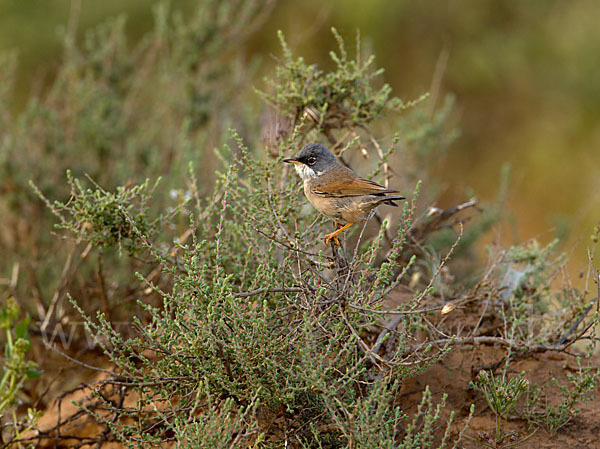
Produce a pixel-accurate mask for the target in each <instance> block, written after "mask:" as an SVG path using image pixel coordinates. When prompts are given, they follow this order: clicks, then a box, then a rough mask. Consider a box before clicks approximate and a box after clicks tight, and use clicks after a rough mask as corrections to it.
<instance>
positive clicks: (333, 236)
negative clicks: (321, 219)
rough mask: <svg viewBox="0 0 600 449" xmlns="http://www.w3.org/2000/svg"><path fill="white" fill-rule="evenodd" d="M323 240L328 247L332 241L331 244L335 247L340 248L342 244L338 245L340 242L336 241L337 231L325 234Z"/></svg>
mask: <svg viewBox="0 0 600 449" xmlns="http://www.w3.org/2000/svg"><path fill="white" fill-rule="evenodd" d="M323 240H325V244H326V245H329V243H330V242H331V241H332V240H333V242H334V243H335V244H336V245H337V246H342V244H341V243H340V240H339V239H338V235H337V231H335V232H332V233H331V234H327V235H326V236H325V237H324V238H323Z"/></svg>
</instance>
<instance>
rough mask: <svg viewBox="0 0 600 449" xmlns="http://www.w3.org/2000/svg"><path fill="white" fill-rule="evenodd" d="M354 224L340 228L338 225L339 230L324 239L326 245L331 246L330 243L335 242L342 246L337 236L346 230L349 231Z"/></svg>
mask: <svg viewBox="0 0 600 449" xmlns="http://www.w3.org/2000/svg"><path fill="white" fill-rule="evenodd" d="M353 224H354V223H348V224H346V225H344V226H341V227H340V225H339V224H337V223H336V227H337V229H336V230H335V231H333V232H332V233H331V234H327V235H326V236H325V237H324V240H325V244H326V245H329V243H330V242H331V241H332V240H333V241H334V242H335V244H336V245H337V246H341V244H340V241H339V239H338V237H337V236H338V235H340V233H341V232H343V231H345V230H346V229H348V228H349V227H350V226H352V225H353Z"/></svg>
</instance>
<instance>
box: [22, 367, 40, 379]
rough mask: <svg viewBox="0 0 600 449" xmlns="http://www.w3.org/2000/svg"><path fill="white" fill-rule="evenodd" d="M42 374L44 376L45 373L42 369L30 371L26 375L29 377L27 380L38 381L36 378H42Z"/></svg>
mask: <svg viewBox="0 0 600 449" xmlns="http://www.w3.org/2000/svg"><path fill="white" fill-rule="evenodd" d="M42 374H44V371H42V370H40V369H28V370H27V372H26V373H25V375H26V376H27V379H36V378H38V377H40V376H41V375H42Z"/></svg>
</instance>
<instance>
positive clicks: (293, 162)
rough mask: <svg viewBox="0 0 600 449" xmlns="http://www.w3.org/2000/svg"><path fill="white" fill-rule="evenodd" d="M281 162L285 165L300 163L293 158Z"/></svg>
mask: <svg viewBox="0 0 600 449" xmlns="http://www.w3.org/2000/svg"><path fill="white" fill-rule="evenodd" d="M282 162H285V163H286V164H299V163H300V161H298V159H295V158H290V159H284V160H283V161H282Z"/></svg>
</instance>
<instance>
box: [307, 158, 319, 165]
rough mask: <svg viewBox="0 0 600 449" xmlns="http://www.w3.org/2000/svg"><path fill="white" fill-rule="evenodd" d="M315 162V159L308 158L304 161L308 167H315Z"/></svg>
mask: <svg viewBox="0 0 600 449" xmlns="http://www.w3.org/2000/svg"><path fill="white" fill-rule="evenodd" d="M315 162H317V159H316V158H314V157H309V158H308V159H307V160H306V163H307V164H308V165H315Z"/></svg>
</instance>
